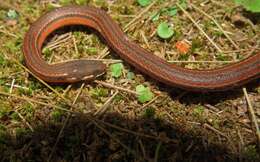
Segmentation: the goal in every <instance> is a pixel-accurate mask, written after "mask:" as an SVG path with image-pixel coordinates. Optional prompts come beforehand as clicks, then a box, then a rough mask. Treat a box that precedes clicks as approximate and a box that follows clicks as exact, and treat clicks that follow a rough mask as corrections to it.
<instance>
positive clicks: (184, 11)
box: [176, 3, 223, 53]
mask: <svg viewBox="0 0 260 162" xmlns="http://www.w3.org/2000/svg"><path fill="white" fill-rule="evenodd" d="M176 5H177V6H178V7H179V8H180V9H181V10H182V12H183V13H184V14H185V15H186V16H187V17H188V18H189V19H190V20H191V21H192V23H193V24H194V25H195V26H196V27H197V28H198V29H199V30H200V32H201V33H202V34H203V35H204V36H205V37H206V38H207V39H208V40H209V42H210V43H211V44H212V45H213V46H214V47H215V48H216V49H217V50H218V52H219V53H223V51H222V50H221V49H220V48H219V47H218V45H217V44H216V43H215V42H214V41H213V40H212V39H211V38H210V37H209V36H208V35H207V34H206V33H205V32H204V30H203V29H202V28H201V27H200V26H199V25H198V24H197V22H196V21H195V20H194V19H193V18H192V17H191V15H190V14H189V13H188V12H187V11H186V10H184V9H183V7H182V6H181V5H180V4H178V3H176Z"/></svg>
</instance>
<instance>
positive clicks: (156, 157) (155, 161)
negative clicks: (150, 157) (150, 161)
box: [154, 142, 162, 162]
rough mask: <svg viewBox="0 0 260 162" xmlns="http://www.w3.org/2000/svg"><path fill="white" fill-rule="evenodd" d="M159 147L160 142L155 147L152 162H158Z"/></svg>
mask: <svg viewBox="0 0 260 162" xmlns="http://www.w3.org/2000/svg"><path fill="white" fill-rule="evenodd" d="M161 146H162V142H159V143H158V145H157V147H156V150H155V156H154V162H158V158H159V152H160V149H161Z"/></svg>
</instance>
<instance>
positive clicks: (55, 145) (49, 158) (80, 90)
mask: <svg viewBox="0 0 260 162" xmlns="http://www.w3.org/2000/svg"><path fill="white" fill-rule="evenodd" d="M84 86H85V84H84V83H83V84H82V85H81V87H80V89H79V91H78V93H77V95H76V97H75V99H74V101H73V103H72V105H75V103H76V101H77V99H78V97H79V95H80V93H81V92H82V89H83V87H84ZM70 110H72V107H71V108H70ZM70 117H71V114H70V113H69V114H68V116H67V117H66V119H65V121H64V123H63V125H62V128H61V130H60V132H59V135H58V137H57V139H56V142H55V144H54V146H53V148H52V150H51V154H50V155H49V157H48V161H50V160H51V158H52V155H53V153H54V151H55V150H56V147H57V145H58V143H59V141H60V138H61V136H62V134H63V131H64V129H65V127H66V125H67V123H68V121H69V119H70Z"/></svg>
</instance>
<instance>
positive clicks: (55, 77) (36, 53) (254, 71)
mask: <svg viewBox="0 0 260 162" xmlns="http://www.w3.org/2000/svg"><path fill="white" fill-rule="evenodd" d="M69 25H84V26H87V27H90V28H93V29H95V30H96V31H97V32H98V33H100V34H101V36H102V37H103V38H104V39H105V41H106V43H107V44H108V46H109V47H110V48H111V49H112V50H113V51H115V52H116V53H117V54H118V55H119V56H120V57H121V58H122V59H123V60H125V61H126V62H127V63H129V64H130V65H132V66H134V67H135V68H137V69H138V70H139V71H141V72H142V73H144V74H147V75H148V76H150V77H152V78H154V79H156V80H158V81H160V82H162V83H165V84H168V85H170V86H174V87H179V88H182V89H186V90H189V91H223V90H228V89H231V88H234V87H238V86H241V85H243V84H245V83H248V82H249V81H252V80H255V79H259V77H260V52H258V53H257V54H255V55H253V56H251V57H249V58H247V59H244V60H242V61H240V62H237V63H234V64H231V65H228V66H224V67H222V68H218V69H211V70H191V69H186V68H182V67H180V66H176V65H173V64H170V63H168V62H166V61H165V60H163V59H161V58H159V57H157V56H155V55H153V54H152V53H151V52H148V51H147V50H145V49H144V48H142V47H140V46H139V45H137V44H135V43H133V42H131V41H130V40H129V39H128V38H127V36H126V35H125V34H124V33H123V31H122V30H121V28H120V27H119V26H118V25H117V24H116V23H115V22H114V21H113V20H112V18H111V17H110V16H109V15H107V14H106V12H105V11H102V10H100V9H97V8H93V7H86V6H84V7H82V6H69V7H62V8H58V9H55V10H53V11H51V12H49V13H47V14H45V15H43V16H42V17H41V18H39V19H38V20H37V21H36V22H35V23H34V24H32V26H31V28H30V30H29V31H28V33H27V34H26V36H25V38H24V43H23V53H24V57H25V62H26V65H27V67H28V68H29V69H30V70H31V71H32V72H33V73H34V74H35V75H36V76H38V77H39V78H41V79H42V80H44V81H47V82H51V83H74V82H79V81H85V80H93V79H95V78H96V77H97V76H99V75H101V74H103V73H104V72H105V69H106V66H105V64H103V63H102V62H100V61H90V60H73V61H68V62H64V63H58V64H53V65H50V64H47V63H46V62H45V61H44V59H43V58H42V54H41V50H42V46H43V43H44V41H45V39H46V38H47V36H48V35H49V34H50V33H52V32H53V31H55V30H56V29H58V28H61V27H64V26H69Z"/></svg>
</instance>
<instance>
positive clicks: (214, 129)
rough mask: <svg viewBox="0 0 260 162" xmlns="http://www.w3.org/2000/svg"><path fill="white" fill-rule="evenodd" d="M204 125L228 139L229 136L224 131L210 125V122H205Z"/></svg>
mask: <svg viewBox="0 0 260 162" xmlns="http://www.w3.org/2000/svg"><path fill="white" fill-rule="evenodd" d="M203 126H204V127H205V128H208V129H210V130H212V131H213V132H215V133H217V134H219V135H221V136H223V137H225V138H227V139H228V137H227V136H226V135H225V134H224V133H222V132H220V131H219V130H217V129H216V128H213V127H212V126H210V125H209V124H207V123H205V124H203Z"/></svg>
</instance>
